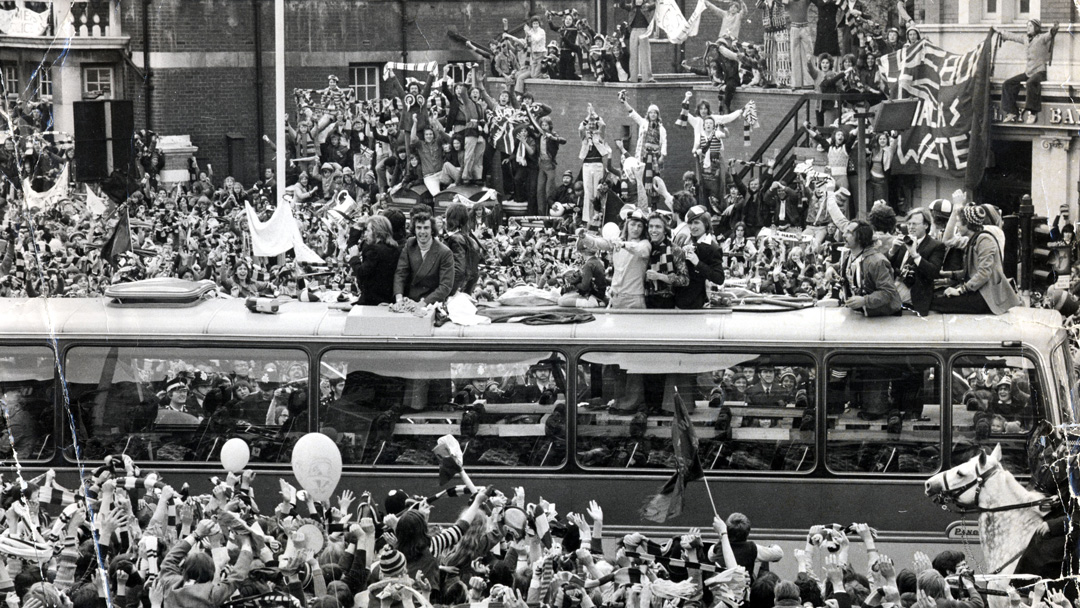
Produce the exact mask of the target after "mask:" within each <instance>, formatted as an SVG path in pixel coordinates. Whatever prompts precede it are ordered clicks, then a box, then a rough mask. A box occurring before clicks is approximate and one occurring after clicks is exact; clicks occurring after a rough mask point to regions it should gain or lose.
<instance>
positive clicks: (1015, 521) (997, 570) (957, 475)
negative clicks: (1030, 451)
mask: <svg viewBox="0 0 1080 608" xmlns="http://www.w3.org/2000/svg"><path fill="white" fill-rule="evenodd" d="M926 495H927V496H929V497H931V498H933V499H934V500H935V502H938V503H939V504H942V505H945V506H952V507H954V508H955V509H956V510H959V511H961V512H968V513H981V515H980V516H979V540H980V541H981V542H982V547H983V557H984V559H985V561H986V572H987V573H988V574H1000V575H1009V574H1013V573H1014V572H1015V570H1016V564H1017V562H1018V561H1019V560H1020V557H1021V555H1023V553H1024V550H1025V549H1026V548H1027V546H1028V543H1030V542H1031V538H1032V536H1033V535H1034V533H1035V530H1036V529H1038V528H1039V527H1040V526H1041V525H1042V523H1043V514H1044V512H1045V509H1046V507H1048V506H1049V504H1050V503H1051V502H1052V501H1053V500H1054V499H1051V498H1050V497H1048V496H1046V495H1045V494H1040V493H1039V492H1033V491H1031V490H1027V489H1025V488H1024V486H1022V485H1020V482H1018V481H1016V477H1014V476H1013V474H1012V473H1010V472H1009V471H1007V470H1005V468H1004V467H1003V466H1001V445H998V446H997V447H995V448H994V451H993V452H991V453H990V455H987V454H986V453H985V452H980V453H979V455H978V456H975V457H973V458H971V460H968V461H967V462H965V463H963V464H960V465H957V466H955V467H953V468H951V469H949V470H948V471H943V472H941V473H938V474H937V475H934V476H933V477H931V478H930V479H928V480H927V481H926Z"/></svg>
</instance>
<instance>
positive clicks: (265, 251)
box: [244, 198, 325, 264]
mask: <svg viewBox="0 0 1080 608" xmlns="http://www.w3.org/2000/svg"><path fill="white" fill-rule="evenodd" d="M244 212H245V213H246V214H247V219H248V229H249V230H250V232H251V252H252V254H254V255H256V256H259V257H274V256H276V255H281V254H282V253H285V252H286V251H288V250H290V249H292V250H293V252H294V253H295V254H296V261H297V262H307V263H309V264H323V263H325V262H324V261H323V259H322V258H321V257H319V255H318V254H317V253H315V252H314V251H312V250H311V248H309V247H308V246H307V245H305V244H304V239H303V237H301V236H300V226H299V225H298V224H297V223H296V218H295V217H294V216H293V211H292V205H290V204H289V201H288V200H287V199H284V198H283V199H282V201H281V204H280V205H278V207H277V209H275V210H274V214H273V215H272V216H270V219H269V220H267V221H265V222H262V221H259V216H258V215H256V213H255V210H254V209H252V208H251V204H250V203H246V202H245V203H244Z"/></svg>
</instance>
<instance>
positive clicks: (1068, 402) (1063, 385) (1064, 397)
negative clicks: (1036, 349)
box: [1050, 342, 1077, 424]
mask: <svg viewBox="0 0 1080 608" xmlns="http://www.w3.org/2000/svg"><path fill="white" fill-rule="evenodd" d="M1070 355H1071V353H1070V352H1069V345H1068V344H1067V343H1065V342H1062V343H1060V344H1058V345H1057V346H1056V347H1054V348H1053V349H1051V351H1050V370H1051V371H1052V372H1053V374H1054V389H1055V391H1054V394H1055V398H1056V399H1058V400H1060V401H1061V403H1058V404H1057V407H1056V408H1055V409H1056V410H1057V411H1058V413H1059V414H1061V415H1062V420H1060V421H1059V423H1060V424H1072V423H1075V422H1076V421H1077V420H1076V412H1075V411H1073V409H1072V403H1073V402H1074V399H1073V394H1072V393H1073V387H1075V386H1076V382H1075V379H1074V378H1073V376H1074V375H1075V374H1074V372H1073V369H1074V368H1073V366H1072V360H1071V357H1070ZM1059 363H1060V365H1063V366H1064V369H1062V370H1058V369H1057V367H1058V365H1059ZM1059 373H1064V374H1065V377H1064V378H1059V377H1058V374H1059ZM1062 393H1064V394H1062Z"/></svg>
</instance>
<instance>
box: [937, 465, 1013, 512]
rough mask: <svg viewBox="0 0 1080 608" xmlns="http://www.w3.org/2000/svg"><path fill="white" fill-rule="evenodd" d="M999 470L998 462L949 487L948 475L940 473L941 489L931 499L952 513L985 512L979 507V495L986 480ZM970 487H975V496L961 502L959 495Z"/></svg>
mask: <svg viewBox="0 0 1080 608" xmlns="http://www.w3.org/2000/svg"><path fill="white" fill-rule="evenodd" d="M1000 470H1001V465H1000V464H998V465H994V466H992V467H990V468H988V469H986V470H985V471H980V472H979V473H978V474H976V475H975V478H974V479H972V480H971V481H969V482H967V483H965V484H964V485H962V486H958V487H955V488H950V487H949V476H948V475H942V476H941V486H942V490H941V492H938V493H937V494H936V495H934V497H933V498H932V500H933V501H934V502H935V503H937V504H939V505H941V508H942V509H943V510H945V511H952V512H953V513H985V512H987V510H986V509H982V508H981V507H979V495H980V494H982V491H983V488H984V487H986V481H987V480H988V479H990V478H991V477H993V476H994V475H995V474H997V472H998V471H1000ZM971 488H975V498H974V499H973V500H972V501H971V503H969V504H963V503H961V502H960V497H961V496H963V495H964V492H967V491H968V490H970V489H971Z"/></svg>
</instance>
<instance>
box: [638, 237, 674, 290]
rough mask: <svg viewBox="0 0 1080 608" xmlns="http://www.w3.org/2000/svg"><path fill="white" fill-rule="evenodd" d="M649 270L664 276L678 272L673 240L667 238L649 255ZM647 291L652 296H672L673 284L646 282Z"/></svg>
mask: <svg viewBox="0 0 1080 608" xmlns="http://www.w3.org/2000/svg"><path fill="white" fill-rule="evenodd" d="M649 270H652V271H653V272H658V273H660V274H662V275H671V274H675V273H676V272H678V260H677V259H676V257H675V252H674V251H673V248H672V244H671V239H670V238H665V239H664V242H663V243H661V244H660V245H657V246H655V247H653V248H652V252H651V253H650V254H649ZM645 289H646V291H647V293H649V294H650V295H670V294H671V293H672V291H671V284H670V283H665V282H664V281H646V282H645Z"/></svg>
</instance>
